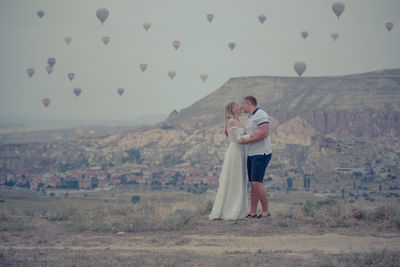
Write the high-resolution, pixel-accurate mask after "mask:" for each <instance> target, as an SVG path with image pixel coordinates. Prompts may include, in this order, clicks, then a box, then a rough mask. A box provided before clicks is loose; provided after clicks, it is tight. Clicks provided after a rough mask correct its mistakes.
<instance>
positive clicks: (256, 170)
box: [247, 153, 272, 183]
mask: <svg viewBox="0 0 400 267" xmlns="http://www.w3.org/2000/svg"><path fill="white" fill-rule="evenodd" d="M271 156H272V153H271V154H268V155H265V154H264V155H254V156H248V157H247V174H248V176H249V182H260V183H262V181H263V179H264V175H265V170H266V169H267V167H268V164H269V161H270V160H271Z"/></svg>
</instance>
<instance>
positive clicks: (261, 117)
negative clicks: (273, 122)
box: [254, 110, 269, 126]
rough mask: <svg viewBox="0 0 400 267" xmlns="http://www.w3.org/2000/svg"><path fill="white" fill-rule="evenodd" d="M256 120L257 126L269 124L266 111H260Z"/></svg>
mask: <svg viewBox="0 0 400 267" xmlns="http://www.w3.org/2000/svg"><path fill="white" fill-rule="evenodd" d="M255 116H256V118H255V119H254V120H255V122H256V123H257V126H260V125H262V124H264V123H269V116H268V114H267V113H266V112H265V111H261V110H260V111H258V112H257V113H256V114H255Z"/></svg>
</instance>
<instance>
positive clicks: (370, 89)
mask: <svg viewBox="0 0 400 267" xmlns="http://www.w3.org/2000/svg"><path fill="white" fill-rule="evenodd" d="M247 95H253V96H255V97H256V98H257V100H258V103H259V105H260V107H261V108H263V109H265V110H266V111H267V112H268V114H269V115H270V116H272V117H273V118H275V119H276V122H277V123H278V125H280V124H282V123H286V122H288V121H289V120H291V119H293V118H295V117H301V118H303V119H305V120H306V121H307V122H308V123H309V124H310V125H311V126H312V127H313V128H314V129H315V130H316V131H317V132H318V133H319V134H335V135H338V134H339V135H341V134H344V135H346V136H347V135H355V136H360V135H363V133H362V132H360V130H362V128H364V127H365V125H364V124H365V123H367V121H370V122H372V123H373V125H374V129H373V131H372V132H371V133H365V135H366V136H378V135H381V134H384V135H385V134H389V135H391V136H395V134H397V135H398V134H400V126H399V125H400V124H399V111H400V69H390V70H382V71H375V72H370V73H363V74H354V75H344V76H326V77H240V78H232V79H230V80H229V81H228V82H226V83H225V84H224V85H223V86H222V87H221V88H219V89H218V90H216V91H215V92H213V93H211V94H209V95H208V96H206V97H204V98H203V99H201V100H199V101H197V102H196V103H194V104H193V105H191V106H189V107H188V108H186V109H183V110H182V111H180V112H178V113H177V114H175V115H174V116H173V118H169V119H167V121H166V123H167V124H170V125H174V126H176V127H179V128H182V129H184V130H186V131H188V132H193V130H194V129H196V128H201V127H206V126H212V125H215V124H218V123H220V122H221V121H223V114H224V108H225V105H226V104H227V103H229V102H231V101H237V102H240V101H241V100H242V99H243V97H245V96H247ZM350 121H351V122H352V123H353V125H352V126H350V125H347V126H346V127H345V126H344V124H345V123H347V122H350ZM278 125H277V126H278ZM377 128H379V129H377Z"/></svg>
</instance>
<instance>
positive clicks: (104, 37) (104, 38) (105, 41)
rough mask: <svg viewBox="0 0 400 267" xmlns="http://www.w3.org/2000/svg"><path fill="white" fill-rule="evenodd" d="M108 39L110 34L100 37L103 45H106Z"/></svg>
mask: <svg viewBox="0 0 400 267" xmlns="http://www.w3.org/2000/svg"><path fill="white" fill-rule="evenodd" d="M110 39H111V38H110V36H103V37H101V40H103V43H104V45H107V44H108V42H109V41H110Z"/></svg>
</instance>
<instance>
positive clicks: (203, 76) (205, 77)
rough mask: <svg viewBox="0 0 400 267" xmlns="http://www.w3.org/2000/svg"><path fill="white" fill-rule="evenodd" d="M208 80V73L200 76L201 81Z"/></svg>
mask: <svg viewBox="0 0 400 267" xmlns="http://www.w3.org/2000/svg"><path fill="white" fill-rule="evenodd" d="M207 78H208V74H207V73H202V74H200V79H201V80H202V81H203V82H205V81H206V80H207Z"/></svg>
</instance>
